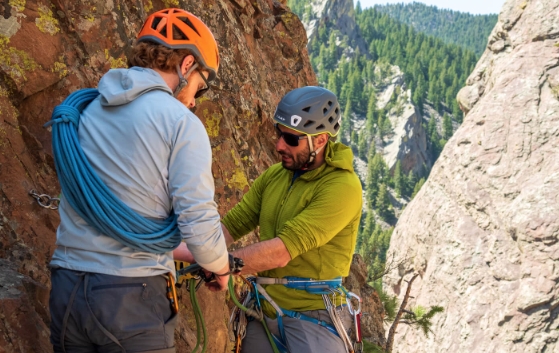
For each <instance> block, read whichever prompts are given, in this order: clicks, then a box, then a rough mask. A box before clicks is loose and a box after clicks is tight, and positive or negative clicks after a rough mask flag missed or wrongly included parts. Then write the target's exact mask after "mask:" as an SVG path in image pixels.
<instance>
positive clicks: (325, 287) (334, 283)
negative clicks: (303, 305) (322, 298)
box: [284, 276, 343, 294]
mask: <svg viewBox="0 0 559 353" xmlns="http://www.w3.org/2000/svg"><path fill="white" fill-rule="evenodd" d="M284 279H286V280H287V284H284V286H286V287H287V288H293V289H299V290H304V291H307V292H308V293H311V294H332V292H334V291H339V290H340V287H342V288H343V286H342V277H336V278H334V279H325V280H314V279H310V278H304V277H292V276H289V277H284Z"/></svg>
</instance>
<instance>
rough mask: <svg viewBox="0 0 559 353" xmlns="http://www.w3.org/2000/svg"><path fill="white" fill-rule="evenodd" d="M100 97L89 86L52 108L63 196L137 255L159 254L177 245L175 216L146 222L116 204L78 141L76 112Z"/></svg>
mask: <svg viewBox="0 0 559 353" xmlns="http://www.w3.org/2000/svg"><path fill="white" fill-rule="evenodd" d="M98 95H99V91H98V90H96V89H93V88H88V89H82V90H78V91H76V92H74V93H72V94H70V95H69V96H68V97H67V98H66V99H65V100H64V102H62V104H60V105H59V106H57V107H55V108H54V111H53V113H52V118H51V120H50V121H49V122H48V123H46V124H45V127H48V126H51V125H52V149H53V153H54V160H55V165H56V172H57V174H58V178H59V180H60V186H61V187H62V193H63V194H64V197H65V198H66V199H67V200H68V202H69V203H70V205H71V206H72V208H73V209H74V210H75V211H76V212H77V213H78V215H79V216H80V217H82V218H83V219H84V220H85V221H86V222H87V223H88V224H89V225H90V226H92V227H94V228H95V229H97V230H98V231H99V232H101V233H103V234H105V235H107V236H109V237H111V238H113V239H115V240H117V241H119V242H120V243H122V244H124V245H126V246H128V247H130V248H132V249H135V250H139V251H145V252H150V253H154V254H161V253H165V252H169V251H172V250H173V249H175V248H176V247H177V246H178V245H179V244H180V242H181V235H180V232H179V229H178V226H177V216H176V215H174V214H172V215H171V216H169V217H168V218H167V219H164V220H163V219H149V218H145V217H143V216H141V215H139V214H138V213H136V212H135V211H134V210H133V209H131V208H130V207H128V206H127V205H126V204H125V203H124V202H122V201H121V200H119V199H118V198H117V197H116V196H115V195H114V194H113V193H112V191H111V190H110V189H109V188H108V187H107V186H106V185H105V183H103V181H102V180H101V179H100V178H99V176H98V175H97V173H96V172H95V171H94V170H93V168H92V167H91V164H90V163H89V161H88V160H87V157H86V155H85V153H84V151H83V150H82V148H81V146H80V143H79V139H78V127H79V121H80V114H81V112H82V111H83V110H84V109H85V107H86V106H87V105H88V104H89V103H90V102H91V101H93V100H94V99H95V98H96V97H97V96H98Z"/></svg>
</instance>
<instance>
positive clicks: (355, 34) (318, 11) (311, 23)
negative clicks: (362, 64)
mask: <svg viewBox="0 0 559 353" xmlns="http://www.w3.org/2000/svg"><path fill="white" fill-rule="evenodd" d="M310 6H311V7H312V12H311V16H310V18H305V19H303V21H304V22H303V24H304V26H305V29H306V31H307V37H308V39H309V41H310V40H311V39H312V37H314V36H315V35H316V34H317V30H318V27H319V24H320V23H321V22H330V23H332V24H333V26H334V27H335V28H336V29H338V30H339V31H340V33H341V34H342V35H343V36H347V38H348V39H349V43H351V46H352V47H353V49H354V50H355V49H357V48H359V51H360V52H361V53H368V52H369V50H368V47H367V44H366V43H365V41H364V40H363V38H362V37H361V34H360V31H359V28H358V27H357V23H356V22H355V9H354V8H353V0H313V1H311V4H310ZM340 39H341V38H338V40H340Z"/></svg>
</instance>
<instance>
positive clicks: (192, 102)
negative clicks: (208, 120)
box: [188, 98, 196, 108]
mask: <svg viewBox="0 0 559 353" xmlns="http://www.w3.org/2000/svg"><path fill="white" fill-rule="evenodd" d="M195 106H196V100H195V99H194V98H193V99H192V100H191V101H190V102H189V103H188V108H194V107H195Z"/></svg>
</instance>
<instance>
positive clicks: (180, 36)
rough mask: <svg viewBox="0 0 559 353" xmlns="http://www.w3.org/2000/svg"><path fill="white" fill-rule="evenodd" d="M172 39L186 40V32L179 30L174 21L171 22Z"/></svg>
mask: <svg viewBox="0 0 559 353" xmlns="http://www.w3.org/2000/svg"><path fill="white" fill-rule="evenodd" d="M173 39H181V40H188V37H187V36H186V34H184V32H183V31H181V30H180V28H179V27H177V26H176V25H175V24H174V23H173Z"/></svg>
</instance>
